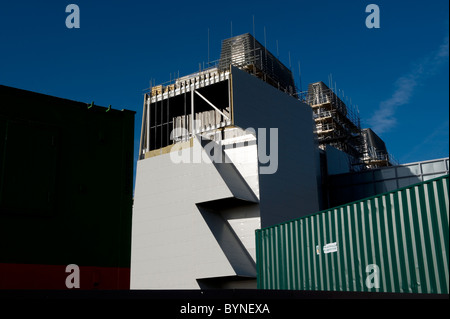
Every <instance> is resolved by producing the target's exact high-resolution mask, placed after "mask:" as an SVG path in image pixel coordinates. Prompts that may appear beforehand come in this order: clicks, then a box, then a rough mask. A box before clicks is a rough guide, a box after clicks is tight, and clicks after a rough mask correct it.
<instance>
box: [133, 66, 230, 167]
mask: <svg viewBox="0 0 450 319" xmlns="http://www.w3.org/2000/svg"><path fill="white" fill-rule="evenodd" d="M229 78H230V71H229V70H219V69H217V68H208V69H206V70H200V71H199V72H198V73H193V74H190V75H188V76H184V77H181V78H176V79H173V80H171V81H169V82H166V83H163V84H160V85H156V86H152V87H150V88H149V89H148V90H147V91H146V93H145V94H144V106H143V117H142V130H141V144H140V148H139V157H140V159H143V158H146V157H147V156H153V154H162V153H163V151H164V150H165V149H166V148H167V147H169V148H170V147H171V145H173V144H175V143H177V142H183V141H184V142H185V141H188V140H190V139H191V138H192V137H193V136H194V135H195V134H199V133H204V132H208V131H212V130H216V129H221V128H224V127H226V126H230V125H231V124H232V114H231V103H230V84H229ZM157 151H158V152H157Z"/></svg>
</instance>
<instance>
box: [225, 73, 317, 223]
mask: <svg viewBox="0 0 450 319" xmlns="http://www.w3.org/2000/svg"><path fill="white" fill-rule="evenodd" d="M232 87H233V91H232V99H233V119H234V124H235V125H236V126H239V127H241V128H243V129H247V128H250V127H252V128H254V129H255V130H256V133H258V128H266V132H267V137H269V136H270V134H269V133H270V128H277V129H278V158H277V159H278V167H277V170H276V172H275V173H273V174H261V167H263V166H266V164H262V163H259V166H260V175H259V184H260V207H261V224H262V227H269V226H271V225H274V224H277V223H281V222H285V221H288V220H290V219H294V218H298V217H301V216H305V215H308V214H312V213H314V212H317V211H319V197H318V185H317V174H318V169H317V165H319V158H318V156H319V155H318V149H317V147H316V146H315V144H314V135H313V134H314V133H313V117H312V110H311V107H309V106H308V105H306V104H304V103H302V102H300V101H298V100H296V99H295V98H293V97H291V96H289V95H288V94H285V93H283V92H281V91H279V90H277V89H276V88H274V87H272V86H270V85H268V84H267V83H265V82H263V81H261V80H260V79H258V78H256V77H255V76H252V75H250V74H248V73H246V72H244V71H242V70H239V69H237V68H234V67H233V68H232ZM267 140H269V138H267ZM261 143H262V142H261V139H260V138H259V136H258V149H260V148H261V147H262V146H263V145H262V144H261ZM271 146H272V145H268V146H267V147H266V150H267V152H266V153H267V154H269V151H270V150H271V149H270V147H271ZM260 162H261V161H260Z"/></svg>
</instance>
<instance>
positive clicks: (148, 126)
mask: <svg viewBox="0 0 450 319" xmlns="http://www.w3.org/2000/svg"><path fill="white" fill-rule="evenodd" d="M145 102H146V103H147V152H149V151H150V103H151V91H150V99H146V101H145Z"/></svg>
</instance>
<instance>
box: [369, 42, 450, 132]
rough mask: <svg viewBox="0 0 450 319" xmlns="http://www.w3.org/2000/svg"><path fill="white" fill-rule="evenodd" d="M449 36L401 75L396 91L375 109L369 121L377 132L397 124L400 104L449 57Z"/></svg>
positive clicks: (406, 101)
mask: <svg viewBox="0 0 450 319" xmlns="http://www.w3.org/2000/svg"><path fill="white" fill-rule="evenodd" d="M448 44H449V37H448V36H447V37H446V38H445V39H444V41H443V42H442V44H441V45H440V47H439V49H438V50H435V51H434V52H432V53H431V54H429V55H428V56H426V57H425V58H423V59H422V60H421V61H420V63H417V64H415V65H414V66H413V67H412V68H411V71H410V72H409V73H408V74H406V75H404V76H402V77H400V78H399V79H398V80H397V81H396V82H395V91H394V93H393V94H392V96H391V97H390V98H389V99H387V100H385V101H382V102H381V103H380V105H379V107H378V109H377V110H376V111H375V113H374V115H373V116H372V118H371V119H370V120H369V121H368V122H369V124H370V126H371V128H372V129H373V130H374V131H375V132H376V133H377V134H382V133H384V132H386V131H388V130H390V129H391V128H392V127H394V126H395V125H396V124H397V118H396V116H395V113H396V110H397V108H398V107H399V106H402V105H405V104H408V103H409V101H410V100H411V97H412V95H413V93H414V90H415V88H416V87H417V86H418V85H420V84H421V82H423V81H424V80H426V79H427V78H429V77H431V76H433V75H434V74H436V73H437V72H438V70H439V68H440V67H441V66H442V64H443V63H444V62H445V61H448V57H449V47H448Z"/></svg>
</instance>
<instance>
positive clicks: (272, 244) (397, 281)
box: [256, 175, 449, 294]
mask: <svg viewBox="0 0 450 319" xmlns="http://www.w3.org/2000/svg"><path fill="white" fill-rule="evenodd" d="M448 178H449V176H448V175H447V176H444V177H441V178H438V179H434V180H431V181H427V182H424V183H421V184H416V185H413V186H409V187H406V188H403V189H400V190H397V191H395V192H391V193H386V194H383V195H379V196H376V197H371V198H368V199H366V200H362V201H359V202H354V203H351V204H348V205H345V206H341V207H337V208H334V209H330V210H327V211H323V212H319V213H317V214H314V215H311V216H307V217H304V218H301V219H297V220H293V221H290V222H287V223H284V224H280V225H276V226H273V227H270V228H265V229H261V230H258V231H257V232H256V249H257V269H258V288H260V289H290V290H328V291H372V292H374V291H377V292H396V293H439V294H441V293H444V294H448V293H449V196H448V191H449V184H448ZM334 243H335V245H334ZM373 265H376V266H373ZM377 267H378V268H377ZM374 269H378V273H377V274H378V276H376V275H375V272H374ZM377 277H378V278H379V288H377V287H376V286H372V285H373V284H374V283H375V282H376V278H377ZM371 286H372V287H371Z"/></svg>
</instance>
